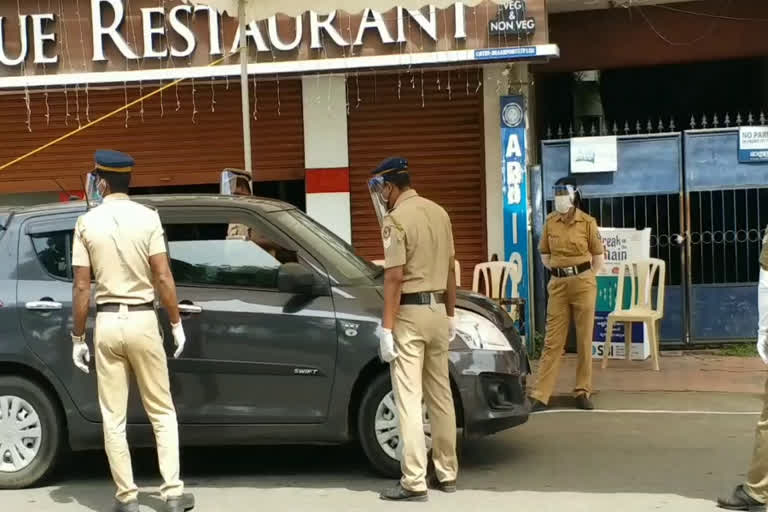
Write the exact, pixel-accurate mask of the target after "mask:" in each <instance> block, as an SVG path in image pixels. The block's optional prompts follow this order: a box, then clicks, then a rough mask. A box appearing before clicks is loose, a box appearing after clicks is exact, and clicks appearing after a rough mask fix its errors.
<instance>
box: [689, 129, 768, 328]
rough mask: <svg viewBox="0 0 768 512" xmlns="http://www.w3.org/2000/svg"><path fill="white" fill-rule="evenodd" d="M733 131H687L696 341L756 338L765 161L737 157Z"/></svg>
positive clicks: (767, 208)
mask: <svg viewBox="0 0 768 512" xmlns="http://www.w3.org/2000/svg"><path fill="white" fill-rule="evenodd" d="M738 136H739V132H738V129H735V128H733V129H721V130H718V129H713V130H690V131H687V132H685V139H684V147H685V160H684V161H685V190H686V203H687V205H688V208H687V210H688V211H687V219H686V224H687V225H688V227H689V236H688V239H687V252H688V265H687V267H688V269H689V276H688V280H689V283H690V297H691V307H690V315H691V339H692V340H693V341H694V342H717V341H743V340H753V339H755V337H756V335H757V318H758V317H757V281H758V275H759V271H760V264H759V262H758V258H759V256H760V248H761V241H762V238H763V234H764V229H763V228H764V227H765V226H766V224H768V188H766V187H768V164H741V163H739V161H738V153H737V150H738Z"/></svg>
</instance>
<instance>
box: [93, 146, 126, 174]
mask: <svg viewBox="0 0 768 512" xmlns="http://www.w3.org/2000/svg"><path fill="white" fill-rule="evenodd" d="M93 160H94V163H95V165H96V170H97V171H104V172H122V173H125V172H131V171H133V163H134V162H133V157H131V156H130V155H127V154H125V153H121V152H120V151H112V150H111V149H100V150H99V151H96V153H94V155H93Z"/></svg>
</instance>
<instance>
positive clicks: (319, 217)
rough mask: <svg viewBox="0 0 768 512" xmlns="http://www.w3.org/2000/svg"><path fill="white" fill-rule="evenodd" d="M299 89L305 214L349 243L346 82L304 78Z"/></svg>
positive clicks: (331, 77)
mask: <svg viewBox="0 0 768 512" xmlns="http://www.w3.org/2000/svg"><path fill="white" fill-rule="evenodd" d="M301 85H302V103H303V112H304V167H305V169H306V174H305V183H306V194H307V214H308V215H309V216H310V217H312V218H313V219H315V220H316V221H318V222H320V223H321V224H323V225H324V226H325V227H327V228H328V229H330V230H331V231H333V232H334V233H335V234H337V235H338V236H339V237H341V238H342V239H343V240H345V241H346V242H348V243H351V242H352V218H351V212H350V199H349V145H348V141H347V86H346V80H345V78H344V76H340V75H327V76H322V77H320V78H319V79H318V78H317V76H305V77H303V78H302V80H301Z"/></svg>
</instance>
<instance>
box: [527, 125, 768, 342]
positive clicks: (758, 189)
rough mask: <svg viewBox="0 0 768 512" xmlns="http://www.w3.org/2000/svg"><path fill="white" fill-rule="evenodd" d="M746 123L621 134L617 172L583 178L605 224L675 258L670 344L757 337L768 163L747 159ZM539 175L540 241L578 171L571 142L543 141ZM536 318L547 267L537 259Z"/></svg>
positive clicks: (670, 275) (589, 205)
mask: <svg viewBox="0 0 768 512" xmlns="http://www.w3.org/2000/svg"><path fill="white" fill-rule="evenodd" d="M737 146H738V129H735V128H734V129H711V130H690V131H687V132H684V133H682V134H681V133H669V134H653V135H626V136H620V137H618V157H619V170H618V172H616V173H599V174H591V175H579V176H578V178H579V180H580V183H581V184H582V185H581V187H582V192H583V195H584V197H585V199H586V200H585V209H586V210H587V211H588V212H589V213H590V215H592V216H593V217H595V218H596V219H597V221H598V223H599V225H600V226H603V227H617V228H621V227H627V228H638V229H642V228H646V227H650V228H651V230H652V238H651V256H652V257H656V258H660V259H662V260H664V261H665V262H666V264H667V283H666V299H665V305H666V311H665V318H664V321H663V322H662V329H661V338H662V343H668V344H680V343H681V342H684V343H716V342H724V341H744V340H753V339H754V338H755V335H756V329H757V293H756V288H757V280H758V273H759V262H758V258H759V253H760V248H761V241H762V238H763V236H764V234H765V230H764V229H763V228H764V227H765V226H766V225H768V164H740V163H739V162H738V154H737ZM541 159H542V166H541V170H540V172H533V174H532V179H531V193H532V194H535V195H534V197H533V201H532V208H533V212H534V215H533V230H534V242H535V243H536V244H538V240H539V237H540V235H541V230H542V226H543V220H544V218H545V217H546V214H547V213H548V212H549V211H551V210H552V185H553V184H554V182H555V181H556V180H557V179H559V178H560V177H563V176H566V175H568V174H569V172H570V139H560V140H548V141H544V142H543V143H542V153H541ZM536 260H537V261H536V267H535V274H536V279H535V282H534V283H533V284H534V286H533V289H534V290H535V293H536V295H535V297H536V301H535V303H536V325H538V326H541V327H543V325H544V312H545V310H546V291H545V285H546V283H545V281H546V278H545V276H546V273H545V272H544V269H543V267H542V266H541V262H540V261H539V258H536Z"/></svg>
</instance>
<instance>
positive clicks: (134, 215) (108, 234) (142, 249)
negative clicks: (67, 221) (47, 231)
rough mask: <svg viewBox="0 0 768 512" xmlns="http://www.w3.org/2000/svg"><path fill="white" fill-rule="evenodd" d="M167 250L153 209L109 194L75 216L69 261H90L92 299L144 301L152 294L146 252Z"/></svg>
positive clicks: (83, 263)
mask: <svg viewBox="0 0 768 512" xmlns="http://www.w3.org/2000/svg"><path fill="white" fill-rule="evenodd" d="M165 252H166V247H165V235H164V233H163V226H162V224H161V223H160V217H159V216H158V215H157V212H155V211H153V210H150V209H149V208H147V207H146V206H142V205H140V204H139V203H136V202H134V201H131V200H130V199H129V198H128V196H127V195H125V194H110V195H108V196H107V197H105V198H104V202H103V203H102V204H101V205H100V206H97V207H96V208H94V209H93V210H91V211H89V212H88V213H86V214H85V215H82V216H81V217H80V218H79V219H77V225H76V226H75V237H74V242H73V247H72V265H73V266H76V267H90V268H91V273H92V274H93V277H94V279H95V281H96V289H95V299H96V304H106V303H119V304H128V305H137V304H145V303H147V302H153V301H154V300H155V289H154V287H153V285H152V271H151V269H150V266H149V257H150V256H154V255H156V254H163V253H165Z"/></svg>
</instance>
